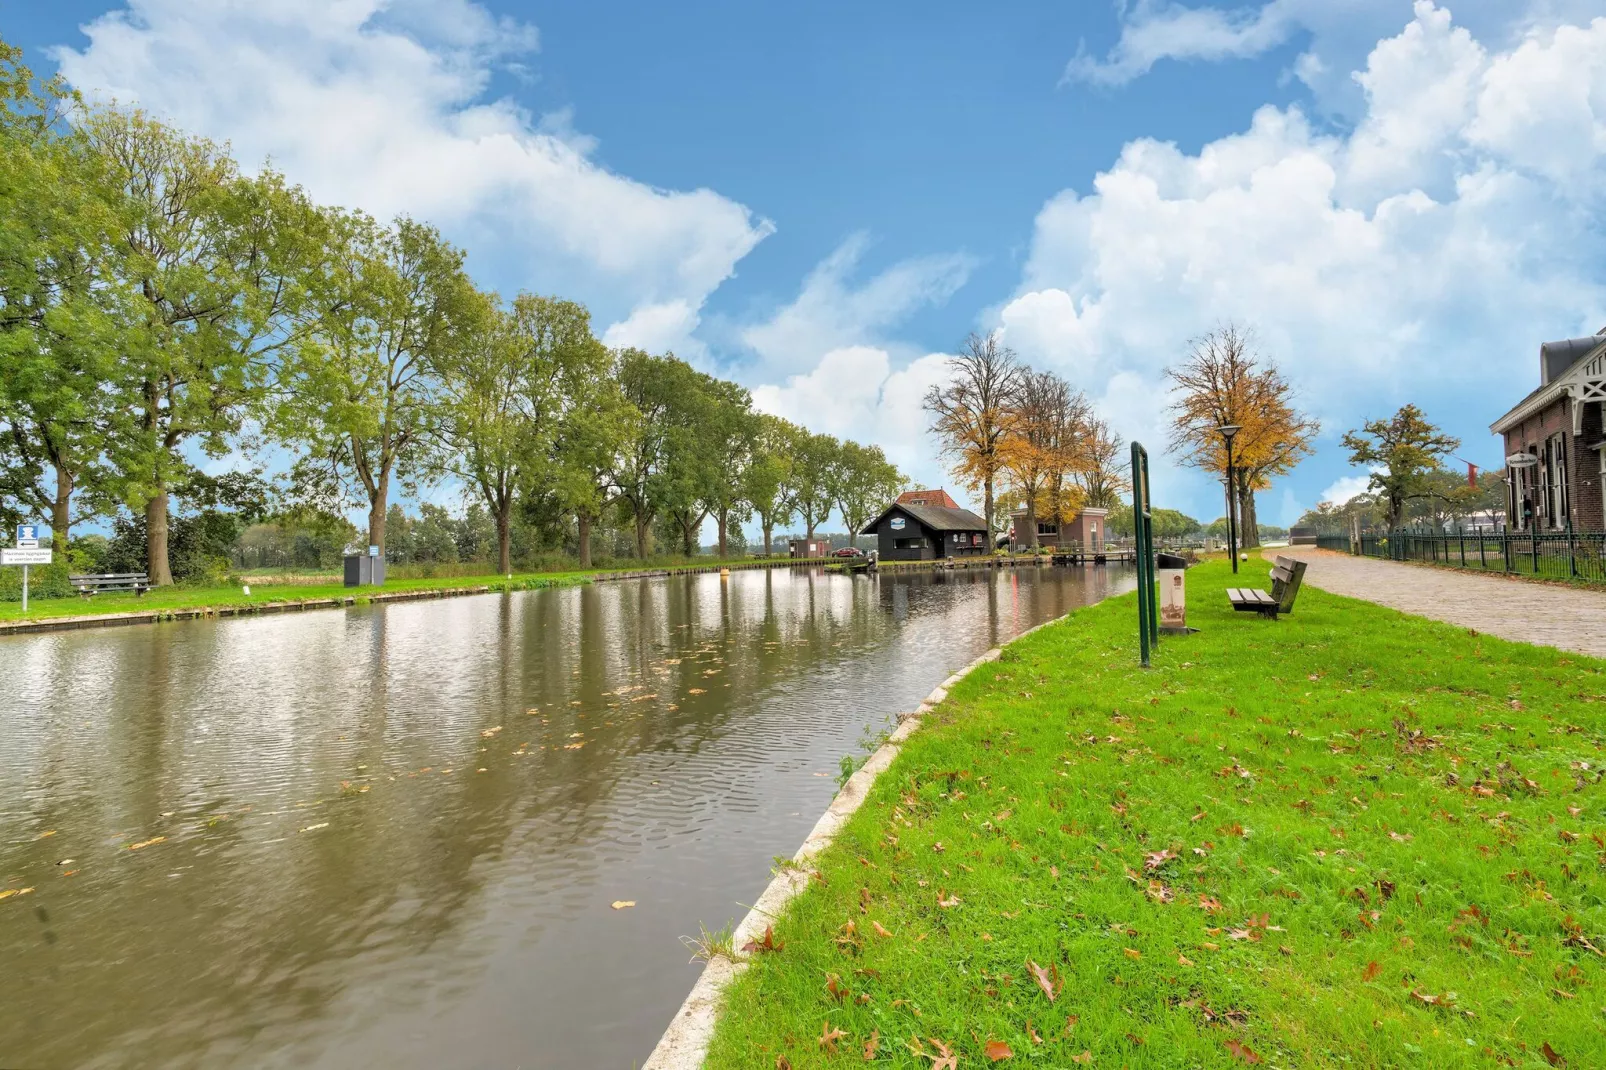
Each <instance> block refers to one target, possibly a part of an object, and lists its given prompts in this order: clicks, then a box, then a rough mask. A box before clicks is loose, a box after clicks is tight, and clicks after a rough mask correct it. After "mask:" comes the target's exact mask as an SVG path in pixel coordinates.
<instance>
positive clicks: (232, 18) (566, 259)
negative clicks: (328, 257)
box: [56, 0, 773, 339]
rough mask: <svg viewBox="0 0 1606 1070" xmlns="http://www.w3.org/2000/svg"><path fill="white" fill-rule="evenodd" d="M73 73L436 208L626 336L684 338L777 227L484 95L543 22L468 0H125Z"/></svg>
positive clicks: (248, 158)
mask: <svg viewBox="0 0 1606 1070" xmlns="http://www.w3.org/2000/svg"><path fill="white" fill-rule="evenodd" d="M83 29H84V33H85V34H86V35H87V37H88V38H89V42H88V44H87V45H86V46H85V47H83V48H82V49H77V50H75V49H70V48H63V49H58V50H57V52H56V58H57V59H58V61H59V63H60V65H61V70H62V72H63V74H65V76H66V77H67V78H68V80H69V81H71V82H72V84H73V85H75V86H77V87H78V88H80V89H82V90H83V91H85V93H86V94H88V95H89V96H91V97H92V98H115V99H117V100H119V101H121V102H123V103H125V104H138V105H139V106H141V107H143V108H145V109H147V110H149V111H151V112H153V113H155V114H157V115H159V116H162V117H164V118H167V119H169V120H171V121H172V122H174V123H176V124H177V125H179V126H180V127H182V128H184V129H186V130H189V131H192V132H195V133H201V134H206V135H210V136H212V137H215V138H219V139H223V140H228V141H230V142H232V144H233V147H234V149H235V152H236V154H237V155H238V156H239V157H240V158H241V160H242V162H244V163H246V164H248V165H251V164H255V163H256V162H258V161H261V160H264V159H271V161H272V163H273V165H274V166H275V167H277V168H279V169H280V170H283V171H284V172H285V173H286V174H288V175H289V176H290V178H291V179H292V180H293V181H296V182H299V183H301V184H302V185H304V186H306V187H307V188H308V190H309V191H310V192H312V193H313V195H314V196H316V197H317V198H319V199H320V200H322V201H325V202H329V203H335V204H342V205H347V206H351V207H360V208H363V209H366V210H367V211H369V212H372V213H374V214H375V215H378V216H380V217H382V218H384V217H389V216H391V215H394V214H397V213H408V214H412V215H414V216H418V217H421V218H425V219H428V220H431V221H433V222H436V223H438V224H440V225H441V226H442V228H443V229H444V230H445V231H446V232H447V233H448V235H450V236H451V237H453V238H454V239H456V240H457V241H458V242H460V243H462V244H464V245H465V246H466V247H468V248H469V249H470V250H471V252H472V255H473V257H474V264H475V266H476V268H477V270H479V271H480V272H481V273H482V274H485V273H486V271H485V269H486V268H490V269H491V270H490V272H489V273H490V274H491V275H493V276H495V277H498V278H504V279H511V280H512V281H513V284H514V285H516V286H526V287H529V288H533V289H538V290H546V291H561V292H563V293H565V294H569V295H572V296H575V297H579V298H581V299H584V300H586V301H587V303H588V304H590V305H591V306H592V308H593V310H594V311H596V312H598V313H599V315H600V316H601V317H603V323H607V322H608V321H609V320H611V319H619V320H621V321H623V322H624V323H625V324H626V325H625V326H623V327H621V331H622V332H623V336H626V337H629V338H632V339H636V338H657V337H664V336H672V337H684V336H685V335H686V333H687V331H688V328H687V327H686V324H687V323H692V324H695V320H696V316H697V313H698V310H699V309H700V308H701V306H702V304H703V301H704V300H705V299H706V298H707V296H708V295H709V294H710V293H711V292H712V291H713V290H714V289H715V288H716V287H718V286H719V285H720V283H721V282H722V281H724V280H725V279H726V278H728V277H729V276H730V275H731V273H732V272H733V270H734V268H735V265H736V263H737V261H739V260H740V259H741V258H742V257H743V256H745V255H746V254H747V253H748V251H750V250H751V249H752V248H753V247H754V245H756V244H757V243H758V242H759V241H761V240H762V239H763V238H764V237H765V236H766V235H767V234H769V233H770V231H771V230H772V229H773V228H772V227H771V224H770V223H768V222H767V221H765V220H762V219H758V218H755V217H754V215H753V214H752V213H751V212H750V211H749V210H748V209H747V208H745V207H743V206H742V205H740V204H738V203H736V202H734V201H731V200H730V199H728V198H726V197H723V196H721V195H720V194H718V193H716V192H713V191H712V190H708V189H699V190H690V191H671V190H663V189H658V188H655V187H653V186H651V185H648V184H646V183H643V182H639V181H635V180H633V179H631V178H628V177H625V176H623V175H619V174H617V173H615V172H613V171H610V170H609V169H608V168H607V167H605V166H603V165H602V164H601V163H599V162H598V161H597V160H596V159H595V152H596V144H595V142H594V141H593V140H592V139H590V138H588V137H586V136H584V135H583V134H579V133H576V132H575V131H574V129H573V127H572V117H571V116H570V115H568V114H567V113H561V112H560V113H555V114H553V115H550V116H546V117H538V116H532V115H530V114H529V113H527V112H525V111H524V110H522V109H521V108H520V107H518V106H517V105H516V104H514V103H513V102H512V101H510V100H507V99H494V100H493V99H487V90H488V88H489V86H490V85H491V80H492V78H493V76H494V75H495V74H496V73H497V72H498V71H512V72H514V73H515V74H517V73H518V72H520V71H521V70H522V69H523V68H524V64H525V63H526V62H527V61H528V58H529V56H530V54H531V53H532V52H533V51H534V49H535V48H536V45H537V35H536V31H535V30H534V29H533V28H531V27H529V26H526V25H523V24H521V23H518V22H515V21H513V20H510V19H498V18H495V17H493V16H492V15H490V14H489V13H488V12H487V11H486V10H485V9H484V8H483V7H481V6H480V5H478V4H476V3H472V2H470V0H440V2H431V0H392V2H386V0H273V2H272V3H260V2H257V0H209V2H207V3H204V4H196V3H193V2H191V0H128V6H127V8H126V9H123V10H119V11H115V12H112V13H110V14H107V15H103V16H101V17H100V18H98V19H95V20H94V21H92V22H90V23H89V24H88V25H86V26H85V27H84V28H83Z"/></svg>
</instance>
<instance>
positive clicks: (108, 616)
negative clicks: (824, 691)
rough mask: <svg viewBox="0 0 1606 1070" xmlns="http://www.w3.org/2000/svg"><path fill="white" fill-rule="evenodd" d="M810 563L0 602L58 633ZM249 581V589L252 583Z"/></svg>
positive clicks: (10, 624) (715, 563)
mask: <svg viewBox="0 0 1606 1070" xmlns="http://www.w3.org/2000/svg"><path fill="white" fill-rule="evenodd" d="M802 563H803V562H793V561H789V560H773V561H772V560H753V559H750V558H744V559H741V560H732V561H719V560H710V561H708V562H707V563H703V562H698V563H696V564H692V563H689V562H688V563H684V564H669V565H662V566H651V567H646V568H641V567H615V568H599V569H585V570H580V569H576V570H574V571H571V572H525V573H519V572H515V573H514V574H513V575H512V576H511V577H508V576H503V575H494V574H493V575H488V576H450V577H438V578H429V579H422V578H413V579H393V580H390V581H389V582H388V583H386V584H385V585H384V586H383V587H347V586H345V585H344V584H343V583H341V582H339V581H333V582H328V583H295V584H291V583H268V584H258V585H256V586H255V587H254V588H253V589H252V590H251V593H250V594H246V593H245V590H244V587H243V586H241V585H229V586H226V587H179V586H174V587H158V588H155V589H153V590H151V591H149V592H147V593H146V594H144V595H142V596H135V595H133V594H104V595H95V596H94V597H93V598H81V597H77V598H51V599H44V600H35V601H32V602H30V603H29V605H28V615H27V617H26V618H24V617H23V616H22V604H21V603H20V602H0V635H6V634H10V633H17V632H33V631H54V630H62V629H71V628H87V627H96V626H100V625H113V624H142V623H149V622H152V621H159V620H187V619H194V618H198V617H208V616H219V617H230V616H241V615H248V614H252V613H285V612H295V611H299V610H307V609H331V608H338V607H341V606H351V605H365V604H368V603H383V602H402V601H411V600H416V599H420V598H449V597H453V596H457V595H469V594H487V593H490V592H497V591H531V590H539V589H541V588H545V587H567V586H572V585H574V584H578V583H595V582H598V581H605V580H620V579H636V578H640V577H644V576H674V575H682V574H685V573H691V572H716V571H718V570H720V569H722V568H729V569H744V568H778V567H791V566H793V565H796V564H802ZM245 586H250V581H249V580H247V581H246V583H245Z"/></svg>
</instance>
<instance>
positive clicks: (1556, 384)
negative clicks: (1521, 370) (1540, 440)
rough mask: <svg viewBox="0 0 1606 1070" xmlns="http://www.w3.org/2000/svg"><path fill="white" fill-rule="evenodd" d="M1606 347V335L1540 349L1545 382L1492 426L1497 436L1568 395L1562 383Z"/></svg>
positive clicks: (1490, 428)
mask: <svg viewBox="0 0 1606 1070" xmlns="http://www.w3.org/2000/svg"><path fill="white" fill-rule="evenodd" d="M1603 345H1606V335H1601V334H1596V335H1590V336H1589V337H1587V338H1568V339H1565V340H1563V341H1560V342H1545V343H1543V344H1541V345H1540V346H1539V375H1540V378H1541V379H1542V380H1543V381H1542V382H1541V383H1540V385H1539V386H1538V387H1536V388H1535V389H1534V390H1532V391H1531V392H1530V393H1529V394H1528V396H1527V397H1525V398H1523V399H1522V400H1521V401H1519V402H1517V403H1516V404H1515V405H1513V406H1512V407H1511V408H1510V410H1508V411H1507V412H1506V414H1505V415H1504V416H1502V417H1500V418H1499V419H1498V420H1496V421H1495V422H1494V423H1492V424H1490V425H1489V430H1490V431H1492V432H1493V433H1494V434H1497V435H1500V434H1504V433H1505V432H1506V430H1507V428H1509V427H1511V426H1512V425H1513V424H1516V423H1520V422H1521V421H1523V420H1526V419H1527V418H1528V417H1530V416H1532V415H1533V414H1534V413H1535V412H1538V411H1539V410H1540V409H1544V408H1546V407H1548V406H1549V405H1550V403H1551V402H1553V401H1555V400H1556V399H1557V398H1560V397H1561V396H1562V395H1563V394H1564V393H1566V384H1564V383H1563V382H1562V380H1563V379H1565V378H1566V377H1567V376H1568V374H1569V373H1571V372H1572V371H1573V369H1574V368H1577V367H1578V366H1579V365H1581V364H1583V363H1584V362H1585V361H1586V360H1588V359H1589V358H1590V356H1591V355H1592V354H1594V353H1597V352H1599V351H1600V349H1601V347H1602V346H1603Z"/></svg>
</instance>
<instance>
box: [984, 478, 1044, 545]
mask: <svg viewBox="0 0 1606 1070" xmlns="http://www.w3.org/2000/svg"><path fill="white" fill-rule="evenodd" d="M981 509H982V513H981V518H982V519H983V520H985V521H986V522H987V542H988V543H989V544H991V543H992V541H993V477H992V476H988V477H987V478H986V480H985V481H983V484H982V504H981ZM1034 534H1035V533H1034ZM991 549H992V547H991V545H989V546H988V550H989V552H990V551H991Z"/></svg>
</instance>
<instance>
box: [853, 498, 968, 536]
mask: <svg viewBox="0 0 1606 1070" xmlns="http://www.w3.org/2000/svg"><path fill="white" fill-rule="evenodd" d="M894 512H898V513H904V514H906V515H907V516H909V517H911V518H913V519H914V520H916V521H917V522H919V523H920V524H921V525H923V526H924V527H926V528H929V529H930V530H932V531H986V530H987V521H985V520H983V519H982V518H981V517H979V516H977V515H976V514H975V513H973V512H971V511H970V510H969V509H946V508H944V507H943V506H940V505H904V504H903V503H901V502H893V503H892V504H891V505H889V506H887V507H886V508H885V509H884V510H882V512H881V515H880V516H878V517H876V518H875V519H874V520H872V521H870V522H869V523H868V524H866V525H865V526H864V530H863V531H861V532H860V534H861V535H868V534H870V533H871V532H872V531H874V530H875V528H876V527H877V526H878V525H879V524H880V523H881V521H883V520H885V519H886V518H887V517H888V516H890V515H891V514H892V513H894Z"/></svg>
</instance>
